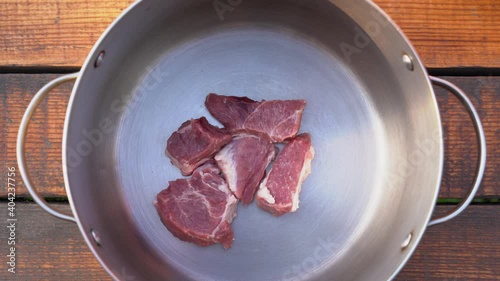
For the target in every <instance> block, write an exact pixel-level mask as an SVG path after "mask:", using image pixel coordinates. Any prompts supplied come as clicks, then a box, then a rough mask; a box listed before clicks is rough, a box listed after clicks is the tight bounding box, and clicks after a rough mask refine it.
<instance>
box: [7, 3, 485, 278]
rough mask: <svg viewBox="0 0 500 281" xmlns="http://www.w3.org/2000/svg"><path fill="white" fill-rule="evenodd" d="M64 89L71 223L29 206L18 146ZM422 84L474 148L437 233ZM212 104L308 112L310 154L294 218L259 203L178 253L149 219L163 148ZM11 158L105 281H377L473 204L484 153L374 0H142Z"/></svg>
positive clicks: (434, 158) (432, 124)
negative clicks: (237, 98)
mask: <svg viewBox="0 0 500 281" xmlns="http://www.w3.org/2000/svg"><path fill="white" fill-rule="evenodd" d="M74 79H76V83H75V86H74V89H73V92H72V95H71V98H70V102H69V106H68V110H67V116H66V121H65V127H64V136H63V145H64V149H63V160H62V161H63V168H64V179H65V183H66V190H67V193H68V197H69V200H70V203H71V206H72V211H73V215H74V217H72V216H70V215H64V214H60V213H59V212H57V211H56V210H53V209H52V208H51V207H50V206H48V205H47V204H46V202H45V201H44V200H43V198H41V197H40V196H39V195H38V194H37V192H36V190H35V189H34V188H33V186H32V184H31V181H30V179H29V175H28V173H27V171H26V165H25V158H24V148H23V147H24V142H25V140H24V138H25V135H26V129H27V126H28V123H29V119H30V117H31V114H32V113H33V110H34V108H35V107H36V106H37V105H38V103H39V102H40V100H41V99H42V98H43V97H44V96H45V95H46V94H47V93H48V92H49V91H50V90H51V89H52V88H54V87H56V86H57V85H58V84H60V83H63V82H66V81H70V80H74ZM430 79H431V80H432V81H433V82H435V83H436V84H437V85H440V86H443V87H445V88H448V89H449V90H451V91H452V92H453V93H454V94H456V95H457V96H458V97H459V98H460V99H461V101H462V102H463V103H464V105H465V106H466V107H467V108H468V109H469V110H470V112H471V116H472V117H473V120H474V122H475V126H476V129H477V133H478V141H479V144H480V145H479V148H480V157H479V166H478V167H479V168H478V173H477V176H476V180H475V183H474V186H473V187H472V188H471V190H470V192H469V194H468V195H467V197H466V199H465V200H464V201H463V202H462V204H460V205H459V206H458V207H457V209H456V210H454V211H453V212H452V213H450V214H448V215H446V216H444V217H442V218H439V219H436V220H433V221H430V217H431V214H432V211H433V208H434V204H435V202H436V198H437V194H438V190H439V185H440V180H441V175H442V166H443V137H442V129H441V122H440V118H439V111H438V106H437V103H436V99H435V97H434V93H433V89H432V86H431V83H430ZM209 92H217V93H220V94H226V95H247V96H249V97H251V98H253V99H291V98H303V99H306V100H307V102H308V106H307V108H306V111H305V113H304V120H303V124H302V131H307V132H310V133H311V135H312V136H313V142H314V146H315V148H316V152H317V156H316V158H315V160H314V161H313V167H312V169H313V173H312V175H311V176H310V177H309V178H308V179H307V181H306V182H305V185H304V187H303V192H302V195H301V207H300V209H299V211H298V212H297V213H293V214H289V215H286V216H284V217H282V218H275V217H272V216H270V215H269V214H267V213H266V212H262V211H261V210H259V209H258V208H257V207H256V206H255V204H253V205H251V206H248V207H244V206H239V207H238V217H237V218H236V220H235V222H234V224H233V229H234V231H235V237H236V240H235V242H234V246H233V248H232V249H230V250H227V251H225V250H223V249H222V248H221V247H217V246H214V247H208V248H202V247H197V246H195V245H192V244H189V243H184V242H181V241H179V240H178V239H176V238H175V237H173V236H172V235H171V234H170V233H169V232H168V231H167V230H166V228H165V227H164V226H163V225H162V223H161V222H160V219H159V217H158V215H157V213H156V211H155V209H154V207H153V205H152V201H153V198H154V196H155V195H156V194H157V193H158V192H159V191H160V190H162V189H163V188H165V187H166V185H167V182H168V181H169V180H173V179H176V178H179V177H180V174H179V173H178V171H177V170H176V169H175V168H174V167H173V166H172V165H171V164H170V163H169V160H168V159H167V157H165V155H164V153H163V151H164V148H165V141H166V140H167V138H168V137H169V135H170V134H171V133H172V132H173V131H174V130H175V129H176V128H177V127H178V126H179V125H180V124H181V123H182V122H183V121H185V120H187V119H189V118H192V117H199V116H202V115H204V116H207V117H210V116H209V114H208V112H207V111H206V109H205V108H204V106H203V101H204V98H205V96H206V94H207V93H209ZM210 121H211V122H213V123H216V121H215V120H214V119H212V118H210ZM17 153H18V161H19V166H20V172H21V174H22V177H23V179H24V182H25V183H26V186H27V187H28V189H29V191H30V193H31V195H32V196H33V198H34V199H35V200H36V201H37V202H38V203H39V204H40V205H41V206H42V207H43V208H44V209H45V210H47V211H48V212H50V213H51V214H53V215H55V216H57V217H60V218H63V219H66V220H71V221H76V222H77V223H78V226H79V227H80V230H81V232H82V234H83V237H84V238H85V240H86V241H87V243H88V245H89V247H90V248H91V249H92V251H93V252H94V254H95V256H96V257H97V259H98V260H99V261H100V262H101V264H102V266H103V267H104V268H105V269H106V270H107V271H108V273H109V274H110V275H111V276H113V277H114V278H115V279H121V280H130V279H129V278H130V277H131V276H134V277H135V280H217V281H222V280H245V281H247V280H387V279H391V278H393V277H394V276H395V275H396V274H397V273H398V272H399V270H400V269H401V268H402V267H403V265H404V264H405V262H406V261H407V260H408V258H409V257H410V255H411V253H412V252H413V251H414V250H415V248H416V246H417V244H418V242H419V241H420V239H421V237H422V235H423V233H424V231H425V229H426V228H427V226H429V225H432V224H437V223H441V222H444V221H446V220H448V219H451V218H453V217H454V216H456V215H457V214H459V213H460V212H461V211H463V210H464V209H465V208H466V207H467V205H468V204H469V203H470V202H471V200H472V198H473V197H474V194H475V192H476V191H477V189H478V187H479V183H480V181H481V179H482V176H483V173H484V167H485V160H486V159H485V158H486V156H485V154H486V145H485V137H484V132H483V129H482V127H481V123H480V120H479V117H478V115H477V113H476V111H475V110H474V108H473V105H472V104H471V102H470V101H469V100H468V99H467V97H466V96H465V95H464V94H463V93H462V92H461V91H460V89H458V88H457V87H455V86H453V85H451V84H449V83H447V82H446V81H443V80H440V79H438V78H432V77H431V78H429V76H428V75H427V72H426V70H425V68H424V66H423V65H422V62H421V61H420V60H419V58H418V56H417V54H416V53H415V51H414V49H413V48H412V46H411V45H410V43H409V42H408V40H407V39H406V38H405V37H404V35H403V34H402V32H401V31H400V30H399V28H398V27H397V26H396V25H395V24H394V23H393V22H392V21H391V20H390V19H389V18H388V17H387V15H385V14H384V13H383V12H382V11H381V10H380V9H379V8H378V7H377V6H375V4H373V3H372V2H371V1H361V0H356V1H342V0H332V1H323V0H318V1H300V0H275V1H264V0H256V1H253V0H252V1H250V0H246V1H243V0H227V1H226V0H215V1H213V0H210V1H204V0H182V1H181V0H170V1H160V0H143V1H139V2H136V3H134V4H133V5H132V6H131V7H130V8H129V9H127V10H126V11H125V12H124V13H123V14H122V15H121V16H120V17H119V18H118V20H117V21H115V22H114V23H113V24H112V25H111V26H110V27H109V28H108V30H107V31H106V32H105V33H104V34H103V36H102V37H101V38H100V39H99V41H98V42H97V43H96V45H95V46H94V48H93V49H92V51H91V53H90V55H89V56H88V58H87V60H86V62H85V64H84V65H83V68H82V70H81V72H80V73H77V74H71V75H67V76H63V77H61V78H59V79H56V80H54V81H53V82H51V83H49V84H48V85H47V86H45V87H44V88H43V89H42V90H41V91H40V92H39V93H38V94H37V95H36V96H35V97H34V99H33V101H32V103H31V104H30V106H29V107H28V110H27V111H26V114H25V116H24V118H23V121H22V124H21V127H20V131H19V137H18V151H17ZM429 221H430V222H429ZM122 274H126V276H122Z"/></svg>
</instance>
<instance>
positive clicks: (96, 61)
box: [94, 51, 106, 67]
mask: <svg viewBox="0 0 500 281" xmlns="http://www.w3.org/2000/svg"><path fill="white" fill-rule="evenodd" d="M105 54H106V52H104V51H101V52H100V53H99V55H98V56H97V58H96V59H95V62H94V66H95V67H99V66H100V65H101V63H102V61H103V60H104V55H105Z"/></svg>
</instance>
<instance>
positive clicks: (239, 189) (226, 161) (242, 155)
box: [215, 135, 277, 204]
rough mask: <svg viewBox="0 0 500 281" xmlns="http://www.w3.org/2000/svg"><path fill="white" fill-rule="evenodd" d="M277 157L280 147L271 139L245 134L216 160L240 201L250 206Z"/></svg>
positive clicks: (220, 152)
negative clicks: (269, 167)
mask: <svg viewBox="0 0 500 281" xmlns="http://www.w3.org/2000/svg"><path fill="white" fill-rule="evenodd" d="M276 154H277V148H276V147H275V146H274V145H273V144H272V143H270V142H269V141H268V140H266V139H262V138H259V137H257V136H253V135H241V136H236V137H235V138H234V139H233V141H232V142H231V143H229V144H228V145H226V146H225V147H224V148H223V149H222V150H221V151H219V153H217V155H215V161H217V165H218V166H219V167H220V169H221V170H222V173H223V174H224V177H225V178H226V181H227V183H228V185H229V189H231V191H232V192H233V194H234V195H235V196H236V198H238V199H240V200H241V202H243V204H250V203H251V202H252V200H253V197H254V194H255V191H256V190H257V188H258V187H259V183H260V181H261V180H262V178H263V177H264V175H265V173H266V168H267V166H268V165H269V163H271V161H272V160H273V159H274V157H275V156H276Z"/></svg>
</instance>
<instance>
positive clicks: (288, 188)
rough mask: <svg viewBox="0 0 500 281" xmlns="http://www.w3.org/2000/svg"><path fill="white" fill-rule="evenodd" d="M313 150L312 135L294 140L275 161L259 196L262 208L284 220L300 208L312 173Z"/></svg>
mask: <svg viewBox="0 0 500 281" xmlns="http://www.w3.org/2000/svg"><path fill="white" fill-rule="evenodd" d="M313 158H314V148H313V147H312V143H311V136H310V135H309V134H301V135H298V136H297V137H295V138H294V139H292V140H291V141H290V142H289V143H288V144H287V145H286V146H285V148H283V151H281V153H280V154H279V155H278V157H277V158H276V161H274V164H273V167H272V168H271V171H270V172H269V174H268V175H267V176H266V178H265V179H264V180H263V181H262V183H261V184H260V186H259V191H258V192H257V204H258V205H259V207H260V208H262V209H264V210H266V211H268V212H270V213H272V214H274V215H275V216H281V215H283V214H285V213H288V212H295V211H296V210H297V209H298V208H299V194H300V190H301V188H302V183H303V182H304V180H305V179H306V178H307V176H309V174H310V173H311V161H312V159H313Z"/></svg>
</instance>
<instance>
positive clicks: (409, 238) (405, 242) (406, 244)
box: [401, 233, 413, 250]
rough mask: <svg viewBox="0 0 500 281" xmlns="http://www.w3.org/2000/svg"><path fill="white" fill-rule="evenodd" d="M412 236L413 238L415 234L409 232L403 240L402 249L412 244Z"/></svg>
mask: <svg viewBox="0 0 500 281" xmlns="http://www.w3.org/2000/svg"><path fill="white" fill-rule="evenodd" d="M412 238H413V234H411V233H409V234H408V236H406V238H405V240H404V241H403V243H402V244H401V250H404V249H406V248H407V247H408V246H409V245H410V242H411V239H412Z"/></svg>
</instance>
